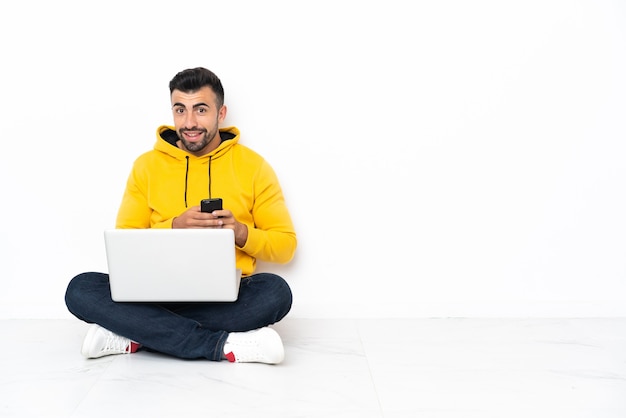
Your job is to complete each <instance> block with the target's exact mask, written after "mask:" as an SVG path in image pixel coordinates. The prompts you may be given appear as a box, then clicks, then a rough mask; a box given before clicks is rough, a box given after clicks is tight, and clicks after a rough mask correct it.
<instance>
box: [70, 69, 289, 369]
mask: <svg viewBox="0 0 626 418" xmlns="http://www.w3.org/2000/svg"><path fill="white" fill-rule="evenodd" d="M169 87H170V98H171V103H172V113H173V118H174V126H161V127H159V128H158V129H157V140H156V144H155V146H154V149H153V150H151V151H148V152H146V153H144V154H143V155H141V156H139V158H137V159H136V160H135V163H134V165H133V168H132V171H131V173H130V175H129V177H128V181H127V184H126V189H125V191H124V195H123V198H122V203H121V206H120V208H119V212H118V215H117V221H116V227H117V228H228V229H232V230H233V231H234V235H235V247H236V248H235V251H236V258H237V268H239V269H241V271H242V275H243V277H242V280H241V287H240V290H239V297H238V299H237V301H235V302H232V303H201V304H198V303H188V304H186V303H166V304H163V303H161V304H156V303H128V302H126V303H117V302H113V301H112V299H111V293H110V287H109V280H108V275H107V274H105V273H97V272H89V273H82V274H79V275H78V276H76V277H74V278H73V279H72V280H71V282H70V283H69V285H68V288H67V291H66V295H65V302H66V305H67V307H68V309H69V311H70V312H71V313H72V314H74V315H75V316H76V317H77V318H79V319H81V320H83V321H85V322H88V323H91V324H93V325H92V326H91V327H90V329H89V331H88V332H87V335H86V337H85V340H84V342H83V346H82V354H83V355H84V356H86V357H88V358H95V357H101V356H105V355H110V354H125V353H126V354H127V353H133V352H135V351H137V350H138V349H140V348H142V347H144V348H146V349H149V350H153V351H158V352H161V353H166V354H169V355H173V356H176V357H180V358H186V359H193V358H206V359H209V360H214V361H219V360H222V359H227V360H229V361H231V362H262V363H268V364H276V363H280V362H281V361H282V360H283V358H284V349H283V344H282V341H281V338H280V336H279V335H278V334H277V333H276V331H275V330H273V329H272V328H269V327H268V326H269V325H271V324H274V323H276V322H278V321H280V320H281V319H282V318H283V317H284V316H285V315H287V313H288V312H289V310H290V309H291V303H292V294H291V290H290V288H289V286H288V284H287V283H286V282H285V280H283V279H282V278H281V277H279V276H277V275H275V274H271V273H257V274H255V273H254V271H255V267H256V260H257V259H259V260H265V261H270V262H275V263H287V262H289V261H290V260H291V259H292V258H293V256H294V253H295V249H296V245H297V240H296V234H295V231H294V227H293V224H292V220H291V217H290V215H289V212H288V210H287V206H286V204H285V201H284V197H283V193H282V190H281V188H280V185H279V182H278V179H277V177H276V175H275V173H274V171H273V169H272V168H271V167H270V165H269V164H268V163H267V162H266V161H264V159H263V158H262V157H261V156H260V155H258V154H257V153H255V152H254V151H252V150H251V149H249V148H247V147H245V146H244V145H241V144H240V143H239V139H240V136H239V130H238V129H237V128H236V127H227V128H220V124H221V123H222V122H223V121H224V119H225V117H226V111H227V108H226V106H225V105H224V89H223V87H222V83H221V81H220V79H219V78H218V77H217V76H216V75H215V74H214V73H212V72H211V71H209V70H207V69H205V68H193V69H187V70H184V71H181V72H179V73H178V74H176V76H175V77H174V78H173V79H172V80H171V81H170V85H169ZM207 193H208V194H210V195H212V196H213V197H221V198H222V199H223V205H224V209H223V210H215V211H213V212H211V213H208V212H202V211H201V210H200V201H201V200H202V199H205V198H207V197H210V196H207ZM155 256H157V257H159V256H160V257H167V254H155Z"/></svg>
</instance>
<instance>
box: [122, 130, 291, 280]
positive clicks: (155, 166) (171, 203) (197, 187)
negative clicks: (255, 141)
mask: <svg viewBox="0 0 626 418" xmlns="http://www.w3.org/2000/svg"><path fill="white" fill-rule="evenodd" d="M220 135H221V137H222V142H221V144H220V145H219V147H218V148H217V149H215V150H214V151H212V152H211V153H209V154H207V155H203V156H202V157H196V156H194V155H191V154H189V153H187V152H186V151H183V150H182V149H180V148H178V147H177V146H176V145H175V144H176V140H177V139H178V138H177V136H176V132H175V131H174V127H172V126H160V127H159V128H158V129H157V141H156V144H155V145H154V149H153V150H151V151H148V152H146V153H144V154H142V155H140V156H139V157H138V158H137V159H136V160H135V162H134V164H133V167H132V171H131V173H130V175H129V177H128V181H127V183H126V190H125V191H124V196H123V198H122V204H121V205H120V208H119V212H118V215H117V221H116V227H117V228H171V227H172V220H173V219H174V218H175V217H176V216H178V215H180V214H181V213H182V212H184V211H185V210H186V209H187V208H188V207H191V206H197V205H199V204H200V200H202V199H206V198H209V197H221V198H222V200H223V207H224V209H228V210H230V211H231V212H232V213H233V214H234V216H235V219H237V221H239V222H241V223H244V224H246V225H247V226H248V240H247V241H246V244H245V245H244V246H243V247H241V248H239V247H237V248H236V253H237V268H239V269H241V271H242V273H243V274H244V275H250V274H252V273H254V270H255V267H256V259H259V260H263V261H269V262H274V263H287V262H289V261H290V260H291V259H292V258H293V255H294V253H295V250H296V245H297V239H296V233H295V230H294V227H293V223H292V220H291V216H290V215H289V211H288V210H287V206H286V204H285V200H284V196H283V192H282V189H281V187H280V184H279V182H278V178H277V177H276V174H275V173H274V170H273V169H272V167H271V166H270V165H269V164H268V163H267V162H266V161H265V160H264V159H263V157H261V156H260V155H259V154H257V153H256V152H254V151H252V150H251V149H250V148H248V147H246V146H244V145H241V144H239V129H237V128H235V127H228V128H222V129H220Z"/></svg>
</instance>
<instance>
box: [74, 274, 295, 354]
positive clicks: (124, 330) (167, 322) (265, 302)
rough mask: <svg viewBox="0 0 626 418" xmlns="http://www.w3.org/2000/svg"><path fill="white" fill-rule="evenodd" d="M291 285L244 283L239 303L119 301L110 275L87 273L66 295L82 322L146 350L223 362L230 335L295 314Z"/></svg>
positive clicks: (269, 279)
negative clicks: (111, 288) (103, 329)
mask: <svg viewBox="0 0 626 418" xmlns="http://www.w3.org/2000/svg"><path fill="white" fill-rule="evenodd" d="M291 303H292V294H291V289H290V288H289V285H288V284H287V282H285V280H283V279H282V278H281V277H280V276H277V275H275V274H271V273H258V274H254V275H252V276H248V277H244V278H242V279H241V286H240V289H239V297H238V299H237V301H235V302H219V303H130V302H113V300H112V299H111V290H110V286H109V276H108V274H105V273H94V272H90V273H82V274H79V275H78V276H76V277H74V278H73V279H72V280H71V282H70V283H69V285H68V287H67V291H66V293H65V304H66V305H67V308H68V309H69V311H70V312H71V313H72V314H74V315H75V316H76V317H77V318H78V319H81V320H83V321H85V322H87V323H96V324H98V325H100V326H102V327H104V328H106V329H108V330H109V331H112V332H114V333H115V334H118V335H121V336H124V337H126V338H129V339H131V340H132V341H135V342H137V343H139V344H141V345H142V346H143V347H145V348H147V349H150V350H154V351H158V352H161V353H165V354H169V355H172V356H176V357H180V358H185V359H196V358H206V359H209V360H214V361H218V360H221V359H222V354H223V349H224V343H225V342H226V338H227V337H228V333H229V332H241V331H250V330H253V329H257V328H262V327H265V326H268V325H270V324H273V323H275V322H278V321H280V320H281V319H282V318H284V317H285V315H287V313H288V312H289V310H290V309H291Z"/></svg>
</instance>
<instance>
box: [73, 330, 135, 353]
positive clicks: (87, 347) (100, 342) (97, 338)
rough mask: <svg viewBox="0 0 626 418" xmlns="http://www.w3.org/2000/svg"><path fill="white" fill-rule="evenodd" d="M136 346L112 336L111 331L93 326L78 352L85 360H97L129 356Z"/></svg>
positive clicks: (121, 338)
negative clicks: (116, 355) (103, 357)
mask: <svg viewBox="0 0 626 418" xmlns="http://www.w3.org/2000/svg"><path fill="white" fill-rule="evenodd" d="M133 344H134V345H135V347H133ZM137 345H138V344H136V343H133V342H132V341H131V340H129V339H128V338H124V337H121V336H119V335H117V334H113V333H112V332H111V331H109V330H107V329H105V328H102V327H101V326H99V325H96V324H93V325H92V326H91V327H90V328H89V331H87V335H86V336H85V340H84V341H83V347H82V348H81V350H80V351H81V353H82V354H83V356H85V357H87V358H97V357H102V356H108V355H111V354H130V353H131V352H134V351H136V347H137Z"/></svg>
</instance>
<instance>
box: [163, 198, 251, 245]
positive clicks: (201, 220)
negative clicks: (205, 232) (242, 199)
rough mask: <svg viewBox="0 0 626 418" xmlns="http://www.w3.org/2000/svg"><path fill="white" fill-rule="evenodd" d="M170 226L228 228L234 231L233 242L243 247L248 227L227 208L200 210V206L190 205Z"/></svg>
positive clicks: (246, 238)
mask: <svg viewBox="0 0 626 418" xmlns="http://www.w3.org/2000/svg"><path fill="white" fill-rule="evenodd" d="M172 228H176V229H178V228H217V229H220V228H228V229H232V230H233V231H234V233H235V244H236V245H237V246H238V247H243V246H244V245H245V244H246V241H247V240H248V227H247V226H246V225H245V224H242V223H240V222H238V221H237V220H236V219H235V217H234V216H233V213H232V212H231V211H229V210H228V209H222V210H214V211H213V212H211V213H208V212H202V211H201V210H200V206H192V207H190V208H189V209H187V210H186V211H184V212H183V213H181V214H180V216H177V217H176V218H174V220H173V221H172Z"/></svg>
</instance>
